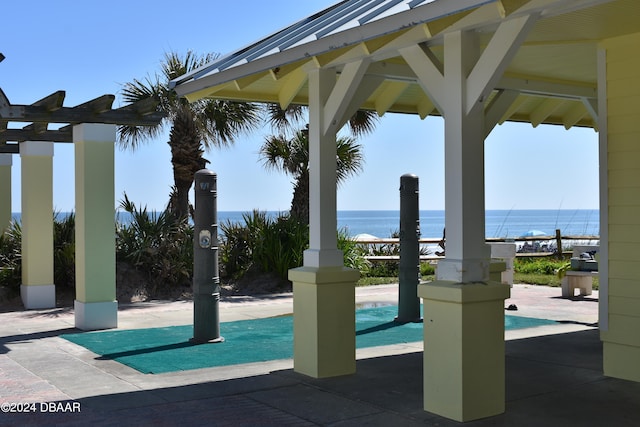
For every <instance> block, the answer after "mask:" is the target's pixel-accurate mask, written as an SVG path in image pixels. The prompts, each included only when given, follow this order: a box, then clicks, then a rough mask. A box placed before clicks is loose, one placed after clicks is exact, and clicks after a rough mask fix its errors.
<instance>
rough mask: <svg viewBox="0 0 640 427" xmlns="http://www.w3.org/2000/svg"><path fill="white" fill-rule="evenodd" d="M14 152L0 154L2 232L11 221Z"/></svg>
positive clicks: (0, 218)
mask: <svg viewBox="0 0 640 427" xmlns="http://www.w3.org/2000/svg"><path fill="white" fill-rule="evenodd" d="M12 163H13V158H12V154H0V234H2V232H3V231H4V230H5V229H6V228H7V227H8V226H9V224H10V223H11V165H12Z"/></svg>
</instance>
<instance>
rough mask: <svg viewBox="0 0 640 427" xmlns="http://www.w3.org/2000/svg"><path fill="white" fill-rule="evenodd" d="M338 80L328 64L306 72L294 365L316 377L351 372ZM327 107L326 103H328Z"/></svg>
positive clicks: (351, 308)
mask: <svg viewBox="0 0 640 427" xmlns="http://www.w3.org/2000/svg"><path fill="white" fill-rule="evenodd" d="M335 84H336V73H335V71H332V70H322V69H314V70H311V71H310V72H309V175H310V176H309V181H310V183H309V187H310V188H309V194H310V200H309V233H310V234H309V249H308V250H307V251H305V253H304V266H303V267H300V268H296V269H293V270H290V271H289V279H290V280H291V281H292V282H293V295H294V303H293V314H294V324H293V330H294V369H295V371H296V372H300V373H302V374H305V375H308V376H311V377H314V378H323V377H332V376H338V375H346V374H352V373H354V372H355V370H356V361H355V357H356V355H355V340H356V337H355V282H356V281H357V280H358V277H359V275H360V273H359V272H358V271H357V270H353V269H349V268H345V267H344V266H343V256H342V252H341V251H340V250H338V248H337V211H336V134H335V129H334V128H333V127H332V126H328V127H329V131H325V130H324V129H326V128H327V125H328V123H326V121H327V120H328V117H329V116H332V111H327V109H326V108H325V106H326V105H327V103H328V102H327V101H328V100H329V98H330V96H331V94H332V90H333V89H334V86H335ZM329 110H330V108H329Z"/></svg>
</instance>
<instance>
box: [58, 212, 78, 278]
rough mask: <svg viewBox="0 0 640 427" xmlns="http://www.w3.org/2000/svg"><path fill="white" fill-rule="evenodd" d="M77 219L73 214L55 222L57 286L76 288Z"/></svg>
mask: <svg viewBox="0 0 640 427" xmlns="http://www.w3.org/2000/svg"><path fill="white" fill-rule="evenodd" d="M75 230H76V217H75V215H74V214H73V213H70V214H69V215H67V216H65V217H64V218H60V217H59V214H57V213H56V214H54V221H53V278H54V283H55V284H56V286H64V287H68V288H72V289H73V288H75V286H76V231H75Z"/></svg>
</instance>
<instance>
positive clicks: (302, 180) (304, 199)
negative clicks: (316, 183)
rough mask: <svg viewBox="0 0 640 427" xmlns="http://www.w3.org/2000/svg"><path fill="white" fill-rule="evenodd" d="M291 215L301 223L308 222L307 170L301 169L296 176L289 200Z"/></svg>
mask: <svg viewBox="0 0 640 427" xmlns="http://www.w3.org/2000/svg"><path fill="white" fill-rule="evenodd" d="M291 216H292V217H296V218H298V220H299V221H300V222H301V223H303V224H309V171H308V170H304V171H302V172H301V173H300V174H299V175H298V176H297V177H296V182H295V185H294V189H293V200H292V201H291Z"/></svg>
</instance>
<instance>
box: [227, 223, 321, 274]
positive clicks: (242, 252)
mask: <svg viewBox="0 0 640 427" xmlns="http://www.w3.org/2000/svg"><path fill="white" fill-rule="evenodd" d="M242 218H243V221H244V223H243V224H238V223H233V222H231V221H226V222H224V223H222V224H221V226H220V229H221V231H222V234H221V242H220V251H219V255H220V268H221V271H220V274H221V276H224V277H228V278H232V279H238V278H240V277H242V276H243V275H245V274H246V273H247V272H249V271H250V270H251V271H252V272H258V273H274V274H276V275H277V276H278V277H280V278H281V279H283V280H286V279H287V275H288V272H289V269H291V268H296V267H299V266H301V265H302V258H303V252H304V250H305V249H306V248H307V247H308V246H309V227H308V226H307V225H306V224H304V223H301V222H300V221H298V220H297V219H296V218H294V217H290V216H288V215H279V216H277V217H276V218H272V217H269V216H268V215H267V214H266V212H260V211H257V210H254V211H253V212H252V213H245V214H243V216H242Z"/></svg>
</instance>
